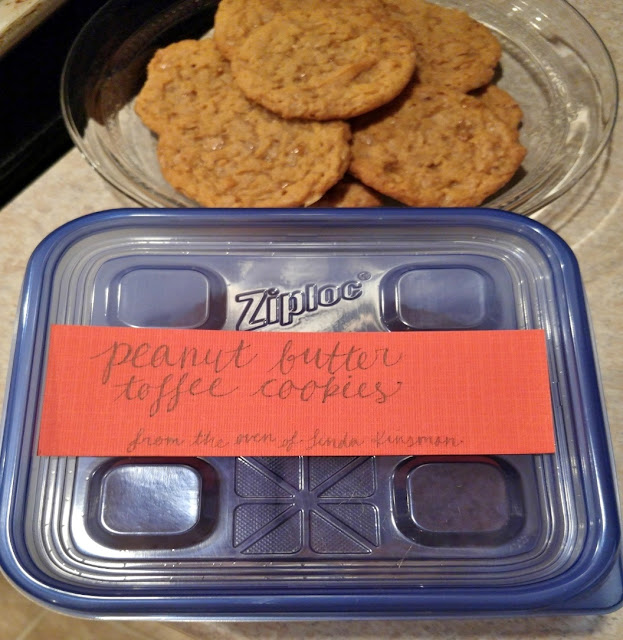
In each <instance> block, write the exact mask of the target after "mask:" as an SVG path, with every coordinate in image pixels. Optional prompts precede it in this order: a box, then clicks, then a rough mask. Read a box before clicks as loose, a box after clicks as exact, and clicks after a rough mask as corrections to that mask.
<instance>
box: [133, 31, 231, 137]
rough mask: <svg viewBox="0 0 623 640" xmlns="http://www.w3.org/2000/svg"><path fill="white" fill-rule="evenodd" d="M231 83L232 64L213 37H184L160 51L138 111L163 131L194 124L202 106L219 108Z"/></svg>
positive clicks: (152, 63) (157, 130)
mask: <svg viewBox="0 0 623 640" xmlns="http://www.w3.org/2000/svg"><path fill="white" fill-rule="evenodd" d="M231 83H232V78H231V73H230V72H229V63H227V62H226V61H225V60H223V57H222V56H221V55H220V54H219V52H218V51H217V50H216V48H215V47H214V43H213V42H212V41H211V40H183V41H181V42H176V43H174V44H171V45H169V46H168V47H165V48H163V49H159V50H158V51H156V53H155V54H154V56H153V58H152V59H151V60H150V62H149V64H148V66H147V80H146V82H145V84H144V85H143V88H142V89H141V91H140V93H139V94H138V96H137V98H136V103H135V110H136V112H137V114H138V115H139V117H140V118H141V120H142V121H143V122H144V123H145V124H146V125H147V126H148V127H149V128H150V129H151V130H152V131H154V132H155V133H160V132H162V131H163V130H164V129H165V128H166V127H167V126H169V125H170V124H171V123H174V122H177V123H178V124H180V123H181V122H190V123H192V122H193V119H194V118H195V117H196V113H197V111H198V110H200V109H205V108H206V107H209V106H210V105H212V106H213V108H216V107H217V106H218V101H219V97H218V96H219V95H220V93H221V92H222V91H230V86H231Z"/></svg>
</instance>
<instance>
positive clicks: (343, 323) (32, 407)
mask: <svg viewBox="0 0 623 640" xmlns="http://www.w3.org/2000/svg"><path fill="white" fill-rule="evenodd" d="M345 283H351V285H349V286H346V285H345ZM353 283H354V284H353ZM342 285H344V286H342ZM354 288H356V289H357V292H358V295H356V296H355V295H341V296H339V295H338V293H339V292H340V291H341V292H342V293H345V292H347V291H351V292H352V291H353V290H354ZM306 290H308V291H310V292H311V291H315V292H316V293H317V294H318V292H324V293H322V294H318V295H317V296H316V300H317V302H318V304H314V305H308V306H309V308H308V309H307V308H306V309H305V312H302V313H298V314H297V315H296V316H292V315H288V314H285V315H281V316H278V317H277V316H272V315H270V314H264V315H262V314H261V313H259V311H258V312H257V313H255V314H254V315H252V316H251V315H249V313H248V312H247V311H246V310H247V304H246V302H245V301H247V300H248V298H249V297H250V296H251V297H253V296H252V295H251V294H253V295H254V296H255V299H257V300H258V301H261V299H262V296H264V297H265V298H271V297H272V298H276V297H278V296H279V295H280V294H285V293H288V292H293V291H306ZM310 295H311V294H310ZM323 301H324V303H323V304H321V302H323ZM259 304H260V302H258V305H259ZM258 309H259V307H258ZM52 324H81V325H105V326H122V327H170V328H184V329H196V330H198V331H201V330H206V329H209V330H238V331H247V330H249V331H250V330H253V331H308V332H321V331H337V332H355V331H380V332H391V331H407V332H408V331H411V332H420V331H431V330H433V331H445V330H454V331H456V330H459V331H463V330H464V331H481V330H506V329H543V330H544V332H545V336H546V344H547V359H548V365H549V370H550V378H551V380H550V384H551V389H550V390H551V401H552V410H553V416H554V429H555V439H556V453H555V454H543V455H502V456H498V455H479V456H460V455H459V456H449V455H443V456H417V455H416V456H363V457H360V456H326V457H325V456H323V457H293V456H283V457H261V458H249V457H208V458H172V457H167V458H154V457H151V458H133V457H120V458H100V457H93V458H85V457H78V458H52V457H39V456H37V455H36V446H37V435H38V428H39V422H38V421H39V418H40V412H41V402H42V393H43V392H42V389H43V386H44V382H45V372H46V369H45V363H46V353H47V348H48V337H49V329H50V326H51V325H52ZM527 373H529V372H527ZM78 375H79V374H78ZM88 428H89V425H88V424H85V429H88ZM615 486H616V485H615V482H614V472H613V463H612V458H611V451H610V445H609V436H608V430H607V424H606V419H605V416H604V411H603V408H602V400H601V394H600V386H599V378H598V372H597V367H596V362H595V357H594V352H593V347H592V342H591V332H590V326H589V319H588V314H587V309H586V303H585V299H584V295H583V290H582V284H581V280H580V274H579V272H578V267H577V264H576V261H575V258H574V256H573V254H572V252H571V251H570V249H569V248H568V247H567V246H566V245H565V244H564V242H563V241H562V240H561V239H560V238H559V237H558V236H556V235H555V234H554V233H553V232H552V231H550V230H549V229H547V228H545V227H543V226H542V225H540V224H539V223H537V222H534V221H532V220H529V219H527V218H525V217H522V216H519V215H515V214H510V213H505V212H501V211H494V210H486V209H479V210H476V209H474V210H410V209H400V210H380V211H376V210H375V211H354V210H350V211H343V212H341V213H340V215H339V216H336V215H335V214H332V213H330V212H328V211H325V210H316V211H313V212H309V211H306V212H301V211H278V212H273V211H260V210H255V211H235V212H232V211H229V212H227V211H216V210H213V211H206V210H157V211H155V210H120V211H110V212H101V213H96V214H93V215H91V216H86V217H83V218H79V219H77V220H75V221H73V222H70V223H69V224H67V225H65V226H63V227H61V228H60V229H58V230H57V231H55V232H54V233H52V234H51V235H50V236H49V237H48V238H47V239H45V240H44V241H43V242H42V243H41V245H40V246H39V247H38V248H37V249H36V251H35V252H34V254H33V256H32V259H31V261H30V264H29V266H28V271H27V274H26V279H25V283H24V289H23V297H22V301H21V313H20V317H19V322H18V325H17V334H16V340H15V349H14V357H13V364H12V369H11V371H10V379H9V386H8V395H7V401H6V411H5V425H4V436H3V441H2V484H1V509H0V513H1V516H0V517H1V518H2V527H1V539H0V557H1V561H2V566H3V568H4V571H5V572H6V573H7V575H8V576H9V578H10V579H11V580H12V581H13V582H14V583H15V584H16V585H17V586H18V587H19V588H20V589H21V590H23V591H24V592H25V593H27V594H29V595H30V596H32V597H33V598H35V599H36V600H39V601H41V602H43V603H45V604H47V605H49V606H51V607H54V608H57V609H60V610H63V611H66V612H70V613H76V614H81V615H88V616H95V617H107V616H124V617H158V618H169V619H176V618H178V619H179V618H186V619H258V618H276V619H302V618H332V619H348V618H394V617H395V618H411V617H414V618H415V617H443V616H474V615H480V616H485V615H496V616H499V615H530V614H537V613H566V612H569V613H588V612H593V613H594V612H606V611H609V610H612V609H614V608H616V607H617V606H618V605H619V603H620V601H621V597H622V593H623V586H622V575H621V553H620V528H619V517H618V508H617V496H616V489H615Z"/></svg>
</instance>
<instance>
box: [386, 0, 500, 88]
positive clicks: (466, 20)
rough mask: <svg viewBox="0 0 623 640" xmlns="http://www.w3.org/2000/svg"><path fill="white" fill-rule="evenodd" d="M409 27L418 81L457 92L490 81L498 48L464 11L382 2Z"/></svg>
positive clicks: (419, 2)
mask: <svg viewBox="0 0 623 640" xmlns="http://www.w3.org/2000/svg"><path fill="white" fill-rule="evenodd" d="M384 2H385V4H386V6H387V8H388V10H389V13H390V15H392V16H393V17H395V18H396V19H400V20H401V21H403V22H404V24H405V25H406V26H407V27H408V28H409V31H410V33H411V35H412V37H413V39H414V42H415V46H416V49H417V67H418V71H417V74H418V79H419V81H420V82H421V83H423V84H437V85H442V86H445V87H450V88H453V89H458V90H459V91H465V92H467V91H470V90H472V89H476V88H478V87H481V86H483V85H485V84H487V83H488V82H490V81H491V79H492V78H493V75H494V72H495V68H496V66H497V64H498V62H499V60H500V56H501V54H502V48H501V46H500V43H499V42H498V40H497V38H496V37H495V36H494V34H493V33H492V32H491V31H490V30H489V29H488V28H487V27H486V26H485V25H483V24H481V23H480V22H477V21H476V20H474V19H472V18H471V17H470V16H469V15H468V14H467V13H465V12H464V11H460V10H458V9H449V8H447V7H442V6H439V5H436V4H433V3H430V2H425V1H424V0H384Z"/></svg>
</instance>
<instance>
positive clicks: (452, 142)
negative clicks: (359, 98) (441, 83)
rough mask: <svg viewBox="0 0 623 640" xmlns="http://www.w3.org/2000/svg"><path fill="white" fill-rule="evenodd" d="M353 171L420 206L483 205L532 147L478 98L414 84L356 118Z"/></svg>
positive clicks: (393, 195) (402, 200)
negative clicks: (520, 141)
mask: <svg viewBox="0 0 623 640" xmlns="http://www.w3.org/2000/svg"><path fill="white" fill-rule="evenodd" d="M352 127H353V141H352V161H351V165H350V172H351V173H352V174H353V175H355V176H356V177H357V178H359V179H360V180H361V181H362V182H363V183H364V184H367V185H368V186H370V187H372V188H373V189H376V190H377V191H379V192H381V193H383V194H385V195H387V196H390V197H392V198H395V199H396V200H399V201H401V202H403V203H405V204H408V205H411V206H415V207H462V206H477V205H479V204H481V203H482V202H483V201H484V200H485V199H486V198H487V197H488V196H490V195H491V194H493V193H495V192H496V191H498V190H499V189H500V188H501V187H503V186H504V185H505V184H506V183H507V182H508V181H509V180H510V179H511V178H512V176H513V175H514V173H515V172H516V171H517V169H518V168H519V166H520V164H521V162H522V160H523V158H524V156H525V153H526V150H525V149H524V147H523V146H522V145H521V144H520V143H519V141H518V138H517V134H516V131H514V130H513V129H512V128H511V127H509V126H508V125H507V124H506V123H504V122H502V120H500V119H499V118H498V117H497V116H496V115H495V114H494V113H493V112H492V111H491V110H490V109H489V108H488V107H487V106H486V105H484V104H483V103H482V102H481V101H479V100H478V99H477V98H474V97H473V96H469V95H467V94H464V93H462V92H459V91H455V90H453V89H447V88H443V87H438V86H433V85H419V84H415V83H413V84H411V85H410V86H409V87H408V88H407V89H406V90H405V91H404V92H403V94H401V96H399V97H398V98H397V99H396V100H394V101H393V102H392V103H390V104H389V105H385V106H384V107H382V108H380V109H378V110H376V111H375V112H373V113H369V114H366V115H363V116H360V117H359V118H357V119H355V120H354V121H353V123H352Z"/></svg>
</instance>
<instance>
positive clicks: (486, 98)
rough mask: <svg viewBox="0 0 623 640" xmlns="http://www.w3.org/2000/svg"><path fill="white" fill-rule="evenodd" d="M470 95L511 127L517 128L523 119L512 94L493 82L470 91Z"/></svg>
mask: <svg viewBox="0 0 623 640" xmlns="http://www.w3.org/2000/svg"><path fill="white" fill-rule="evenodd" d="M472 95H473V96H475V97H476V98H478V99H479V100H481V101H482V103H483V104H485V105H487V107H489V109H491V110H492V111H493V113H495V115H496V116H497V117H498V118H500V120H502V121H503V122H506V124H507V125H508V126H509V127H510V128H511V129H514V130H517V129H519V126H520V125H521V121H522V119H523V112H522V110H521V107H520V106H519V104H517V102H516V101H515V99H514V98H513V96H511V95H510V94H509V93H508V92H507V91H504V89H501V88H500V87H498V86H497V85H495V84H488V85H487V86H485V87H482V88H480V89H477V90H476V91H474V92H472Z"/></svg>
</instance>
